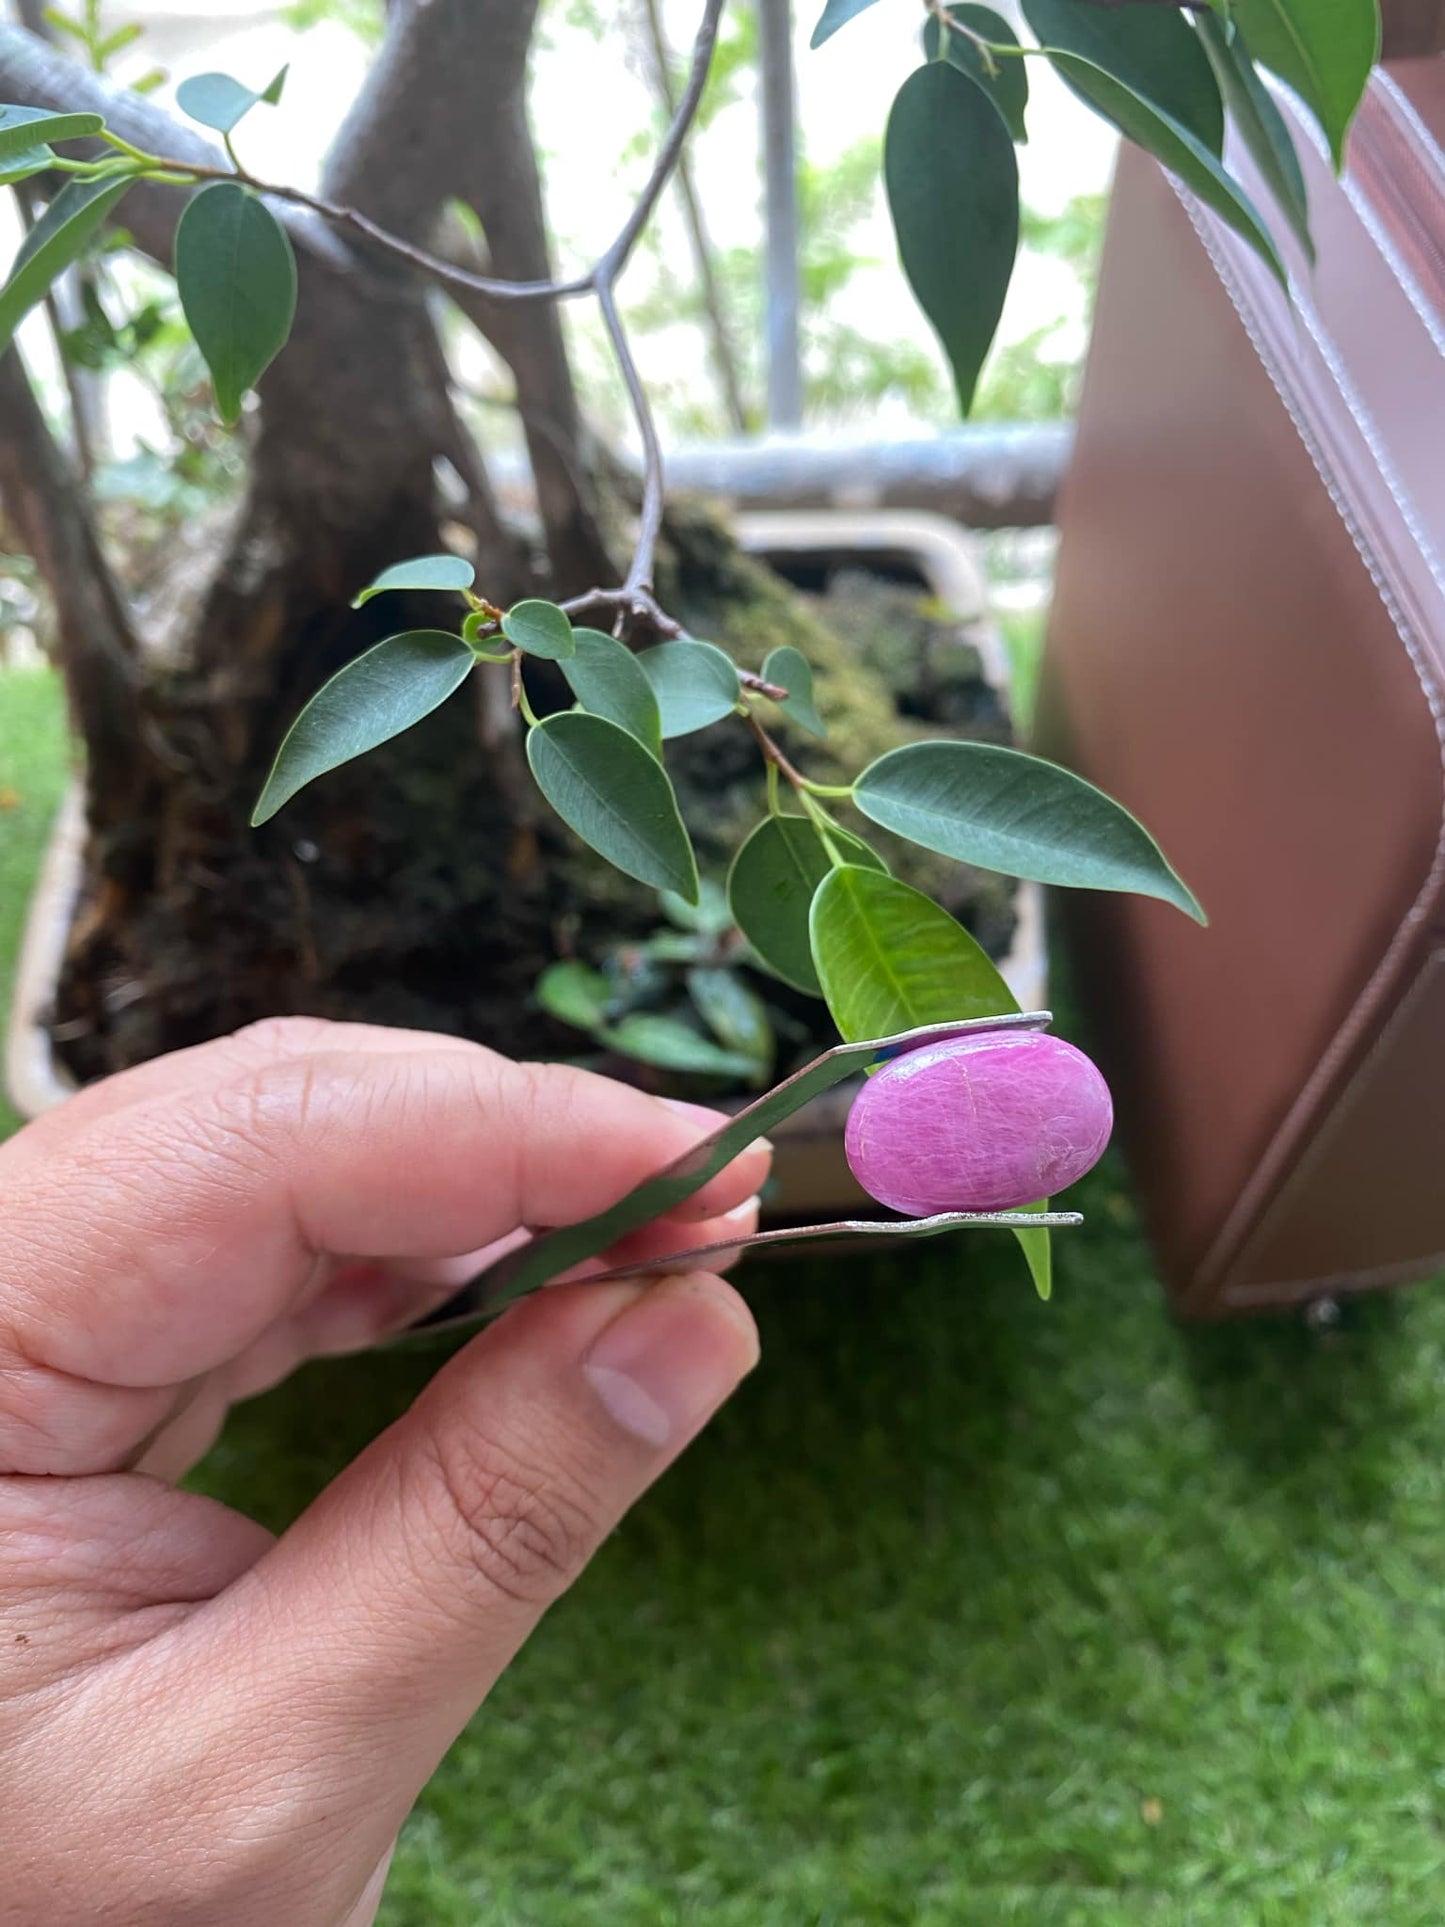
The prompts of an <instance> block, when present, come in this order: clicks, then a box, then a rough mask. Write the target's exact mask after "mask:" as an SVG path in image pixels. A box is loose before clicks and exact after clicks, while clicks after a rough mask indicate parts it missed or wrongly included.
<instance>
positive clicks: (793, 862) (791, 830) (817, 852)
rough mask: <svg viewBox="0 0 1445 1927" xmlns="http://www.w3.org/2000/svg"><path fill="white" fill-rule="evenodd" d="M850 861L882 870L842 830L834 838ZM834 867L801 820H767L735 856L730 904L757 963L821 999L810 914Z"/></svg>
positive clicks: (877, 860) (815, 834)
mask: <svg viewBox="0 0 1445 1927" xmlns="http://www.w3.org/2000/svg"><path fill="white" fill-rule="evenodd" d="M833 840H834V842H835V843H836V844H837V845H838V848H839V851H840V853H841V854H842V855H843V856H844V857H846V858H847V860H848V862H849V863H854V864H858V865H860V866H863V867H865V868H872V869H876V870H885V869H886V868H887V866H886V864H885V863H884V862H883V860H882V858H881V857H878V856H875V855H874V853H873V851H872V850H870V849H869V848H868V846H867V844H866V843H863V842H860V841H859V839H858V838H857V837H855V836H849V835H848V834H847V832H846V831H838V832H835V833H834V834H833ZM832 867H833V866H832V864H831V863H830V862H829V860H828V853H827V851H826V850H825V849H824V848H823V845H822V843H821V842H820V841H819V839H818V832H817V831H816V830H815V829H814V828H813V826H812V824H811V823H810V822H809V821H808V819H807V818H806V817H805V816H769V817H765V818H764V819H763V821H762V822H761V823H759V825H758V827H757V828H756V829H755V830H754V831H753V833H752V835H751V836H750V837H749V838H748V840H747V841H746V843H744V844H743V846H742V848H741V849H740V850H739V851H738V853H737V855H736V856H735V857H734V858H733V864H732V869H731V870H730V871H729V873H728V904H729V907H730V908H731V910H732V915H733V921H734V922H735V923H736V924H737V926H738V929H739V930H741V931H742V933H743V935H744V936H745V937H746V938H747V940H748V942H749V944H750V945H751V946H752V948H753V951H754V952H755V953H756V955H757V957H758V960H759V961H760V962H761V963H762V964H764V965H765V966H766V967H767V968H768V969H769V970H771V971H772V972H773V974H774V975H775V976H778V977H781V978H782V980H783V982H784V983H785V984H791V985H792V986H793V988H794V989H795V990H804V991H807V992H808V994H809V995H810V996H813V997H821V996H822V994H823V986H822V984H821V983H820V982H819V981H818V973H817V971H816V969H815V968H814V966H813V951H812V945H811V942H810V939H809V935H808V910H809V907H810V906H811V904H812V901H813V896H814V893H815V891H816V890H817V888H818V885H819V884H820V883H821V882H822V881H823V878H824V877H825V876H827V874H828V872H829V870H830V869H831V868H832Z"/></svg>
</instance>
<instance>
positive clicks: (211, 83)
mask: <svg viewBox="0 0 1445 1927" xmlns="http://www.w3.org/2000/svg"><path fill="white" fill-rule="evenodd" d="M286 72H287V70H286V68H285V67H283V68H282V69H281V71H280V73H279V74H277V75H276V77H275V79H274V80H272V81H271V83H270V84H269V86H266V87H263V88H262V89H261V91H260V92H259V93H257V92H256V91H255V90H254V89H253V88H251V87H245V86H243V85H242V84H241V82H240V81H239V80H233V79H232V78H231V76H230V75H229V74H193V75H192V76H191V78H190V79H189V80H183V81H182V82H181V84H180V86H179V87H177V89H176V105H177V107H179V108H180V110H181V112H182V113H183V114H187V115H189V116H190V118H191V119H192V120H194V121H199V122H200V124H201V126H202V127H213V128H215V130H216V132H217V133H218V134H229V133H230V132H231V130H232V129H233V128H234V127H235V126H236V124H237V122H238V121H240V120H241V119H242V117H243V116H244V115H246V114H249V113H250V111H251V109H252V108H253V107H255V106H257V105H258V104H259V103H260V102H261V101H265V102H266V104H267V106H269V107H274V106H275V105H276V103H277V101H279V100H280V98H281V89H282V88H283V87H284V86H285V85H286Z"/></svg>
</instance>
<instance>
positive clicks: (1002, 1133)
mask: <svg viewBox="0 0 1445 1927" xmlns="http://www.w3.org/2000/svg"><path fill="white" fill-rule="evenodd" d="M1113 1123H1114V1107H1113V1104H1112V1103H1111V1101H1110V1098H1109V1087H1108V1085H1107V1084H1106V1083H1105V1082H1104V1080H1103V1078H1102V1077H1101V1076H1100V1075H1099V1073H1098V1071H1097V1070H1096V1069H1095V1068H1094V1066H1093V1064H1091V1063H1090V1061H1089V1059H1088V1058H1087V1057H1085V1055H1084V1053H1083V1052H1082V1051H1079V1050H1075V1049H1074V1047H1073V1045H1072V1044H1066V1043H1064V1042H1063V1040H1062V1039H1061V1038H1058V1037H1048V1036H1045V1035H1044V1034H1043V1032H1041V1031H1027V1030H1013V1031H982V1032H979V1033H978V1034H976V1035H975V1036H972V1037H950V1038H945V1039H944V1040H943V1041H942V1042H941V1043H937V1044H924V1045H923V1046H922V1047H921V1048H920V1049H918V1050H912V1051H909V1052H907V1054H906V1055H904V1056H902V1057H895V1058H894V1059H893V1060H892V1062H891V1063H888V1064H885V1065H884V1066H883V1068H882V1069H881V1070H879V1071H875V1072H874V1074H873V1076H872V1077H870V1078H869V1079H868V1081H867V1083H866V1084H865V1085H864V1086H863V1089H862V1090H861V1091H860V1092H859V1093H858V1097H857V1099H856V1101H855V1103H854V1105H853V1108H852V1110H851V1111H850V1112H849V1114H848V1128H847V1131H846V1133H845V1135H844V1140H843V1142H844V1148H845V1149H846V1151H847V1153H848V1163H849V1166H850V1167H851V1169H852V1172H853V1175H854V1177H855V1178H857V1180H858V1182H859V1183H860V1184H861V1185H862V1187H863V1189H864V1190H865V1191H867V1192H868V1193H869V1195H870V1196H872V1197H875V1198H877V1200H878V1201H879V1203H880V1204H886V1205H891V1206H892V1208H893V1209H894V1210H895V1211H903V1212H906V1213H907V1214H908V1215H909V1216H910V1217H920V1218H921V1217H930V1216H932V1214H933V1213H934V1212H937V1211H1010V1210H1014V1209H1016V1208H1017V1207H1018V1206H1019V1205H1024V1204H1034V1203H1036V1202H1037V1201H1038V1200H1039V1199H1040V1198H1050V1197H1053V1196H1054V1195H1055V1194H1056V1193H1057V1192H1059V1191H1062V1190H1064V1189H1065V1188H1066V1187H1067V1186H1068V1185H1071V1184H1073V1183H1074V1181H1075V1180H1076V1179H1077V1178H1081V1177H1082V1176H1083V1175H1084V1173H1085V1172H1086V1171H1087V1170H1089V1169H1090V1168H1091V1167H1092V1166H1093V1165H1095V1164H1096V1163H1097V1162H1098V1160H1099V1158H1100V1157H1101V1156H1102V1155H1103V1152H1104V1147H1105V1145H1106V1144H1107V1143H1108V1142H1109V1132H1110V1130H1111V1129H1112V1128H1113Z"/></svg>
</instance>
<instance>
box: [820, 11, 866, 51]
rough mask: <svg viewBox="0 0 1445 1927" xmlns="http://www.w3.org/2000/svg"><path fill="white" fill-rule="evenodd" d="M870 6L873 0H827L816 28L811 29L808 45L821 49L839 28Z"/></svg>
mask: <svg viewBox="0 0 1445 1927" xmlns="http://www.w3.org/2000/svg"><path fill="white" fill-rule="evenodd" d="M872 5H873V0H828V4H827V6H825V7H824V9H823V11H822V14H821V15H820V17H819V20H818V24H817V26H816V27H814V29H813V38H812V39H811V40H810V41H809V42H808V45H809V46H810V47H821V46H822V44H823V42H824V41H825V40H831V39H832V38H833V35H834V34H835V33H837V31H838V29H839V28H840V27H846V26H847V24H848V22H849V21H850V20H852V19H854V18H856V16H857V15H858V14H860V13H864V12H866V11H867V9H868V8H869V7H871V6H872Z"/></svg>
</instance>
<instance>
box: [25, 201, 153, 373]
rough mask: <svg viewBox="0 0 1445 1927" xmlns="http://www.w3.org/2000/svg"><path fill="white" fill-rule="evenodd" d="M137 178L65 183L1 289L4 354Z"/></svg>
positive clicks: (28, 235) (27, 236) (33, 229)
mask: <svg viewBox="0 0 1445 1927" xmlns="http://www.w3.org/2000/svg"><path fill="white" fill-rule="evenodd" d="M134 179H135V176H134V175H133V174H123V175H121V177H120V178H119V179H116V178H115V177H114V176H111V177H109V178H107V179H102V180H98V181H67V182H66V184H65V186H64V187H62V188H61V190H60V192H59V193H58V194H57V195H56V197H55V199H54V200H53V201H52V202H51V203H50V205H49V207H47V208H46V210H45V212H44V213H43V214H42V215H41V217H40V219H39V220H38V221H37V222H36V223H35V225H34V227H33V228H31V230H30V232H29V233H28V234H27V235H26V237H25V239H24V240H23V241H22V242H21V244H20V248H19V250H18V252H17V253H16V256H15V260H14V262H13V263H12V265H11V268H10V278H9V280H8V281H7V282H6V283H5V286H4V287H3V288H0V351H3V350H4V349H5V348H6V347H8V346H9V343H10V339H11V337H12V336H13V335H14V333H15V330H16V328H17V327H18V326H19V324H20V322H21V321H22V320H23V319H24V317H25V316H26V315H27V314H28V313H29V311H30V310H31V309H32V308H33V307H34V306H35V304H36V302H37V301H41V300H43V299H44V297H45V291H46V289H47V288H48V287H49V286H50V284H51V282H52V281H54V280H55V278H56V276H57V275H59V274H62V273H63V272H64V271H65V269H66V268H68V267H69V266H70V264H71V263H72V262H73V261H76V260H78V259H79V258H80V256H81V255H82V254H83V253H84V252H85V249H86V247H87V246H88V245H89V243H90V242H91V240H92V239H93V238H94V237H95V235H96V234H98V233H99V232H100V229H101V228H102V227H103V226H104V225H105V222H106V219H107V217H108V216H109V214H110V212H111V210H112V209H113V208H114V206H115V204H116V202H117V201H118V200H119V199H120V198H121V196H122V195H123V194H124V193H125V191H126V189H127V188H128V187H129V186H130V184H131V182H132V181H133V180H134Z"/></svg>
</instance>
